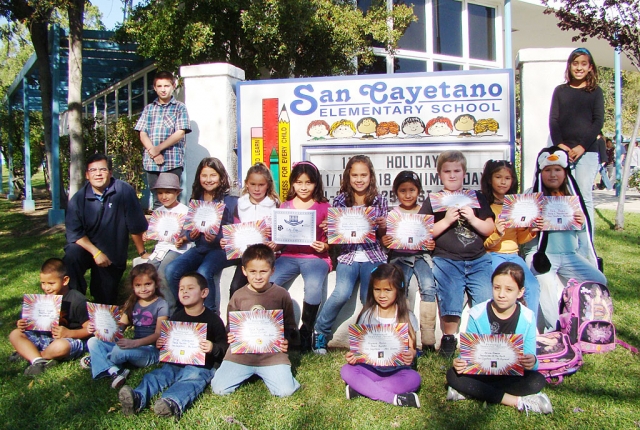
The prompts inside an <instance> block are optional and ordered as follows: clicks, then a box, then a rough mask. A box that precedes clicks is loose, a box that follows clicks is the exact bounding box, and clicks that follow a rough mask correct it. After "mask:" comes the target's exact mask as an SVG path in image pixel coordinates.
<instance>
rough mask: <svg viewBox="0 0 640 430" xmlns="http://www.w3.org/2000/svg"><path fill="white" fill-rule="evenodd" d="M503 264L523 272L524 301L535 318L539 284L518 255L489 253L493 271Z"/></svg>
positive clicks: (538, 301)
mask: <svg viewBox="0 0 640 430" xmlns="http://www.w3.org/2000/svg"><path fill="white" fill-rule="evenodd" d="M504 262H509V263H515V264H517V265H518V266H520V267H522V270H524V300H525V302H527V307H528V308H529V309H531V310H532V311H533V313H534V314H535V315H536V318H537V317H538V306H539V305H540V284H539V283H538V280H537V279H536V277H535V275H534V274H533V273H531V269H529V266H528V265H527V263H525V261H524V260H523V259H522V257H520V256H519V255H518V254H502V253H499V252H492V253H491V266H492V268H493V270H494V271H495V270H496V267H498V266H499V265H500V264H502V263H504Z"/></svg>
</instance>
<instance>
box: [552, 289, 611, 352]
mask: <svg viewBox="0 0 640 430" xmlns="http://www.w3.org/2000/svg"><path fill="white" fill-rule="evenodd" d="M612 317H613V302H612V301H611V296H610V295H609V289H608V288H607V287H606V286H604V285H602V284H600V283H597V282H590V281H587V282H582V283H578V281H576V280H575V279H570V280H569V282H568V283H567V286H566V287H565V289H564V291H563V293H562V300H561V301H560V330H561V331H562V333H565V334H566V335H567V336H569V341H570V342H571V343H572V344H573V345H575V346H576V347H577V348H579V349H580V351H582V352H583V353H600V352H608V351H613V350H614V349H615V347H616V328H615V326H614V325H613V322H612Z"/></svg>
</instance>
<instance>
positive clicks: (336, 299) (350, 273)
mask: <svg viewBox="0 0 640 430" xmlns="http://www.w3.org/2000/svg"><path fill="white" fill-rule="evenodd" d="M380 264H382V263H371V262H370V261H367V262H364V263H359V262H356V261H354V262H353V263H352V264H351V265H348V264H343V263H338V267H337V268H336V287H335V289H334V290H333V292H332V293H331V296H329V298H328V299H327V301H326V302H324V305H322V308H321V309H320V314H319V315H318V319H317V320H316V326H315V330H316V331H317V332H318V333H322V334H324V335H325V336H327V337H328V338H331V328H332V327H333V323H334V322H335V321H336V318H337V317H338V314H339V313H340V310H341V309H342V307H343V306H344V305H345V304H346V303H347V302H348V301H349V298H350V297H351V294H352V293H353V289H354V288H355V286H356V282H357V281H358V279H360V301H361V302H362V303H364V301H365V299H366V298H367V290H368V289H369V278H370V277H371V271H372V270H373V269H374V268H376V267H378V266H379V265H380Z"/></svg>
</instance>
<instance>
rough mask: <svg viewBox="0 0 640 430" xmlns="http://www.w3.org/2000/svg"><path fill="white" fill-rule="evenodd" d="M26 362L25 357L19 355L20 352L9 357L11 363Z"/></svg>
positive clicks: (15, 352)
mask: <svg viewBox="0 0 640 430" xmlns="http://www.w3.org/2000/svg"><path fill="white" fill-rule="evenodd" d="M21 360H24V357H23V356H21V355H20V354H18V351H13V352H12V353H11V355H10V356H9V363H15V362H18V361H21Z"/></svg>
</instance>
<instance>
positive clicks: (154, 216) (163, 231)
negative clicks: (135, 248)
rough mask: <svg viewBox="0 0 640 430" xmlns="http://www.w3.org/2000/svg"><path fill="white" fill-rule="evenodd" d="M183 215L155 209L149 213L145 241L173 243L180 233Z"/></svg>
mask: <svg viewBox="0 0 640 430" xmlns="http://www.w3.org/2000/svg"><path fill="white" fill-rule="evenodd" d="M184 218H185V216H184V215H183V214H179V213H175V212H168V211H165V210H160V209H156V210H155V211H153V213H151V218H150V219H149V229H148V230H147V239H149V240H159V241H162V242H172V243H173V242H175V241H176V240H178V238H179V237H180V234H181V233H182V225H183V224H184Z"/></svg>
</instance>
